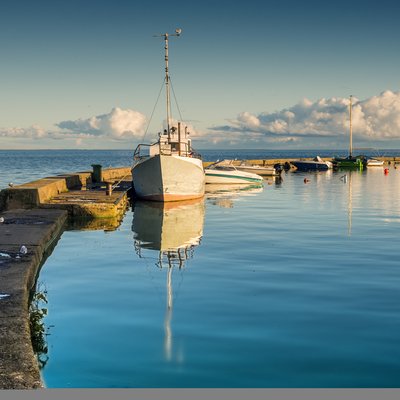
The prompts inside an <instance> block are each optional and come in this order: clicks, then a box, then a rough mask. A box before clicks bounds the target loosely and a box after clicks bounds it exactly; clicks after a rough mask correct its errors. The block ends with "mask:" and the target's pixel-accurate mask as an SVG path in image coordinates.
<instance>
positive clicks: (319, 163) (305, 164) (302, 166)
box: [291, 156, 332, 171]
mask: <svg viewBox="0 0 400 400" xmlns="http://www.w3.org/2000/svg"><path fill="white" fill-rule="evenodd" d="M291 164H293V165H294V166H295V167H296V168H297V170H298V171H327V170H328V169H331V168H332V163H331V162H330V161H324V160H323V159H322V158H321V157H320V156H317V157H315V158H314V159H313V160H298V161H291Z"/></svg>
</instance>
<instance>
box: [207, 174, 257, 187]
mask: <svg viewBox="0 0 400 400" xmlns="http://www.w3.org/2000/svg"><path fill="white" fill-rule="evenodd" d="M205 173H206V183H207V184H210V183H211V184H220V185H223V184H243V183H247V184H251V183H258V184H261V183H262V181H263V179H262V177H261V176H257V175H256V174H251V173H248V172H244V173H242V174H236V173H235V174H233V173H232V174H231V173H229V171H218V170H210V171H207V170H205Z"/></svg>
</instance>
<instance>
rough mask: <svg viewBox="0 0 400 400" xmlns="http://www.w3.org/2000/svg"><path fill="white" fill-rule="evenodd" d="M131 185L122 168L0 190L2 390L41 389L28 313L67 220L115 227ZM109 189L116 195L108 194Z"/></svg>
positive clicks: (125, 171) (127, 173) (41, 180)
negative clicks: (41, 274) (97, 222)
mask: <svg viewBox="0 0 400 400" xmlns="http://www.w3.org/2000/svg"><path fill="white" fill-rule="evenodd" d="M94 172H96V173H97V175H95V174H94ZM123 180H124V181H123ZM131 181H132V176H131V170H130V168H128V167H121V168H108V169H104V170H101V171H99V170H97V171H95V170H94V171H93V172H90V171H89V172H77V173H72V174H64V175H58V176H51V177H46V178H43V179H39V180H37V181H33V182H29V183H25V184H22V185H16V186H12V187H9V188H7V189H3V190H1V192H0V389H38V388H43V387H44V383H43V381H42V378H41V374H40V368H39V362H38V359H37V355H36V354H35V353H34V350H33V346H32V340H31V329H30V311H29V306H30V300H31V295H32V294H33V293H34V291H35V290H36V280H37V278H38V274H39V272H40V268H41V267H42V265H43V264H44V262H45V260H46V259H47V257H48V256H49V255H50V254H51V252H52V250H53V249H54V247H55V245H56V244H57V241H58V239H59V238H60V236H61V235H62V233H63V231H64V228H65V226H66V222H67V219H68V218H69V220H70V221H71V219H72V221H73V222H74V221H78V220H77V218H83V217H84V218H91V219H95V220H99V221H101V220H104V221H106V223H107V221H111V222H112V223H113V221H114V220H115V218H117V217H118V216H119V215H121V214H123V213H124V212H125V211H126V207H127V203H128V201H127V193H128V190H129V188H130V186H131ZM121 182H122V183H121ZM113 184H114V185H115V186H117V185H119V186H118V187H119V189H115V191H113V192H112V193H108V191H107V189H106V188H109V187H110V185H113ZM78 225H79V224H78ZM102 225H103V224H100V226H102Z"/></svg>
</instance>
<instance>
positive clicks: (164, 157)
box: [132, 29, 205, 201]
mask: <svg viewBox="0 0 400 400" xmlns="http://www.w3.org/2000/svg"><path fill="white" fill-rule="evenodd" d="M180 34H181V30H180V29H177V30H176V31H175V33H174V34H168V33H164V34H162V35H158V36H160V37H163V38H164V41H165V92H166V105H167V118H166V129H165V130H164V131H163V133H159V138H158V140H157V141H156V142H155V143H152V144H139V145H138V146H137V148H136V150H135V153H134V162H133V167H132V178H133V182H132V184H133V189H134V192H135V195H136V196H137V197H139V198H141V199H145V200H154V201H179V200H188V199H195V198H199V197H203V196H204V183H205V176H204V169H203V163H202V160H201V158H200V156H199V155H198V154H197V153H196V152H195V151H194V149H193V148H192V144H191V139H190V138H189V132H188V129H187V127H186V126H185V125H184V124H183V123H181V122H178V123H176V124H173V123H172V118H171V104H170V77H169V71H168V39H169V37H170V36H180Z"/></svg>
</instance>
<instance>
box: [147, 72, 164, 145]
mask: <svg viewBox="0 0 400 400" xmlns="http://www.w3.org/2000/svg"><path fill="white" fill-rule="evenodd" d="M164 83H165V78H164V80H163V83H162V84H161V88H160V91H159V93H158V97H157V100H156V104H154V107H153V111H152V112H151V115H150V119H149V123H148V124H147V127H146V131H145V132H144V135H143V137H142V142H143V141H144V138H145V137H146V135H147V131H148V130H149V126H150V123H151V120H152V119H153V115H154V111H155V110H156V107H157V104H158V100H160V96H161V92H162V90H163V88H164Z"/></svg>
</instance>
